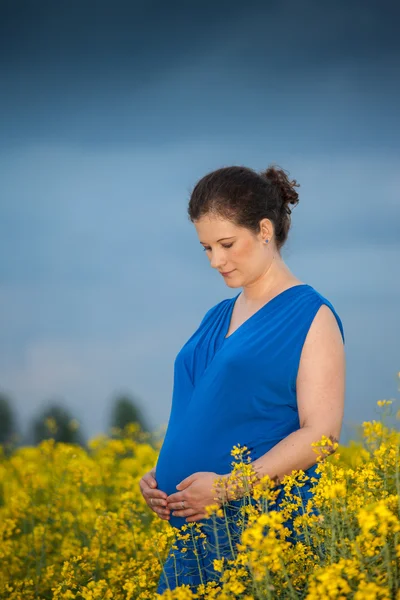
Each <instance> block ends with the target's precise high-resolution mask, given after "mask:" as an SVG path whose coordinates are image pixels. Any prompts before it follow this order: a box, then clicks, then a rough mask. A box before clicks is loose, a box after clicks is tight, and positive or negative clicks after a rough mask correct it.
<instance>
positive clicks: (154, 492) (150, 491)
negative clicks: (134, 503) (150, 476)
mask: <svg viewBox="0 0 400 600" xmlns="http://www.w3.org/2000/svg"><path fill="white" fill-rule="evenodd" d="M142 481H143V493H144V494H147V495H148V496H151V497H153V498H168V495H167V494H166V493H165V492H163V491H162V490H159V489H154V488H152V487H150V486H149V485H148V483H147V482H146V481H144V480H142Z"/></svg>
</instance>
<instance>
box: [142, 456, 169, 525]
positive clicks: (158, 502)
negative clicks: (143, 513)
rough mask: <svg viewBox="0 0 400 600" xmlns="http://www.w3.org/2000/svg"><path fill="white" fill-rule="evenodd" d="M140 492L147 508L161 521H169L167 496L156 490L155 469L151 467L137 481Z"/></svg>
mask: <svg viewBox="0 0 400 600" xmlns="http://www.w3.org/2000/svg"><path fill="white" fill-rule="evenodd" d="M139 486H140V491H141V492H142V496H143V498H144V499H145V500H146V502H147V504H148V506H149V507H150V508H151V509H152V510H154V512H155V513H157V514H158V516H159V517H160V518H161V519H165V520H167V521H168V520H169V518H170V510H169V508H168V507H167V497H168V496H167V494H166V493H165V492H162V491H161V490H159V489H157V481H156V468H155V467H153V468H152V469H151V470H150V471H148V472H147V473H145V474H144V475H143V477H142V478H141V480H140V481H139Z"/></svg>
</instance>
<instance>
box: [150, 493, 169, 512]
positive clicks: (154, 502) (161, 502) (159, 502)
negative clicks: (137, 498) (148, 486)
mask: <svg viewBox="0 0 400 600" xmlns="http://www.w3.org/2000/svg"><path fill="white" fill-rule="evenodd" d="M149 504H150V506H152V507H155V506H164V507H167V501H166V500H165V499H164V498H157V497H154V496H150V497H149ZM168 509H169V507H168Z"/></svg>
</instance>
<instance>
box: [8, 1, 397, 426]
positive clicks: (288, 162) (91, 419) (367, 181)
mask: <svg viewBox="0 0 400 600" xmlns="http://www.w3.org/2000/svg"><path fill="white" fill-rule="evenodd" d="M396 12H397V10H396V9H395V8H394V4H393V3H389V2H382V3H380V4H379V7H378V5H377V4H374V3H368V2H367V3H365V2H362V3H361V2H354V1H351V2H346V3H345V2H335V3H331V4H326V5H325V4H324V6H322V5H321V4H320V3H317V2H310V1H309V2H303V3H298V2H295V1H294V0H293V1H291V2H280V3H276V2H275V3H274V2H271V3H261V2H250V3H249V4H248V5H247V6H246V7H244V5H243V4H242V3H236V2H233V3H232V2H230V3H229V4H228V3H227V2H221V3H220V4H218V6H215V5H213V4H212V3H211V2H202V3H194V4H191V5H190V6H188V5H187V3H183V2H177V3H171V4H170V5H169V6H167V5H165V4H164V3H161V2H152V3H149V4H146V6H144V4H143V5H140V4H139V3H132V2H131V3H128V2H114V3H112V5H111V4H110V3H105V2H97V3H90V2H88V3H84V4H79V3H77V2H71V3H64V4H62V3H61V4H59V3H53V2H41V3H40V5H37V4H36V3H33V2H27V1H25V2H21V3H19V5H18V7H17V6H16V4H15V3H13V2H3V3H2V5H1V8H0V13H1V14H0V23H1V25H0V40H1V41H0V70H1V72H0V75H1V81H2V84H1V85H2V94H1V95H0V114H1V121H0V251H1V257H2V258H1V261H0V328H1V332H2V335H1V337H0V388H1V390H2V391H4V392H6V393H7V394H9V395H10V397H12V399H13V402H14V405H15V408H16V410H17V411H18V413H19V414H20V415H21V419H22V420H23V422H24V423H25V424H27V423H28V421H29V419H30V418H31V417H32V416H34V415H36V413H37V411H38V409H39V407H40V406H41V405H42V403H43V402H45V401H48V400H50V399H60V400H63V401H64V402H65V403H66V404H67V406H68V407H69V408H70V409H71V411H72V412H73V413H74V415H76V416H77V418H78V419H80V420H81V422H82V426H83V430H84V432H85V433H86V434H87V435H94V434H95V433H97V432H100V431H102V430H104V428H105V426H106V422H107V417H108V410H109V405H110V400H111V399H112V397H113V396H114V395H115V394H116V393H119V392H126V393H129V394H131V395H132V396H134V397H136V398H137V400H138V403H139V404H140V405H141V406H142V408H143V410H144V411H145V414H146V416H147V417H148V420H149V421H150V422H151V424H152V425H153V426H154V427H157V426H159V425H162V424H166V422H167V420H168V415H169V409H170V402H171V394H172V376H173V361H174V358H175V355H176V353H177V351H178V350H179V349H180V347H181V346H182V345H183V343H184V342H185V341H186V339H187V338H188V337H189V336H190V335H191V334H192V332H193V330H194V329H195V328H196V327H197V325H198V324H199V322H200V320H201V318H202V317H203V315H204V313H205V312H206V310H207V309H208V308H209V307H210V306H212V305H213V304H215V303H216V302H218V301H219V300H221V299H222V298H225V297H230V296H232V295H234V294H236V290H231V289H230V288H228V287H227V286H226V285H225V284H224V281H223V279H222V278H221V276H220V275H218V273H217V272H215V271H214V270H213V269H211V268H210V266H209V264H208V261H207V258H206V257H205V254H204V252H202V249H201V247H200V244H199V242H198V239H197V235H196V232H195V229H194V226H193V225H192V224H191V223H190V222H189V221H188V219H187V216H186V207H187V202H188V199H189V195H190V191H191V189H192V187H193V186H194V184H195V183H196V181H197V180H198V179H199V178H200V177H201V176H202V175H204V174H205V173H206V172H208V171H210V170H213V169H215V168H218V167H220V166H225V165H230V164H245V165H248V166H250V167H253V168H255V169H264V168H265V167H266V166H267V165H268V164H270V163H278V164H279V165H281V166H283V167H284V168H285V169H287V170H288V171H289V172H290V174H291V175H292V176H293V177H295V178H296V179H297V180H298V181H299V182H300V184H301V187H300V188H299V194H300V203H299V205H298V206H297V207H295V209H294V211H293V215H292V229H291V232H290V235H289V240H288V242H287V244H286V246H285V247H284V250H283V257H284V259H285V260H286V262H287V264H288V266H289V267H290V268H291V270H292V271H293V272H294V273H295V275H296V276H297V277H299V279H301V280H303V281H305V282H307V283H309V284H311V285H313V286H314V287H315V288H316V289H317V290H318V291H320V292H321V293H322V294H323V295H325V296H326V297H327V298H328V299H329V300H330V301H331V302H332V303H333V305H334V306H335V308H336V310H337V312H338V313H339V315H340V317H341V319H342V321H343V325H344V329H345V335H346V355H347V393H346V410H345V422H346V423H349V424H351V423H355V422H361V421H363V420H366V419H370V418H375V417H376V412H375V405H376V401H377V400H378V399H383V398H389V397H397V398H398V397H399V394H398V391H397V378H396V374H397V372H398V371H399V370H400V352H399V340H400V325H399V322H400V320H399V306H400V279H399V276H398V273H399V266H398V265H399V258H400V201H399V184H400V175H399V173H400V170H399V166H400V165H399V162H400V160H399V141H398V122H399V111H398V105H399V87H400V84H399V77H398V71H399V58H400V56H399V55H400V49H399V42H398V41H397V34H396V33H395V31H394V27H395V22H396V18H397V16H398V15H397V14H395V13H396Z"/></svg>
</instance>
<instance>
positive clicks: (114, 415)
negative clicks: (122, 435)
mask: <svg viewBox="0 0 400 600" xmlns="http://www.w3.org/2000/svg"><path fill="white" fill-rule="evenodd" d="M128 423H138V424H139V425H140V428H141V430H142V431H149V429H148V426H147V423H146V420H145V418H144V416H143V414H142V411H141V409H140V408H139V407H138V406H137V405H136V404H135V402H134V401H133V400H132V399H131V398H129V397H128V396H126V395H121V396H117V397H116V398H115V399H114V401H113V404H112V408H111V417H110V427H118V428H119V429H123V428H124V427H125V426H126V425H128Z"/></svg>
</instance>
